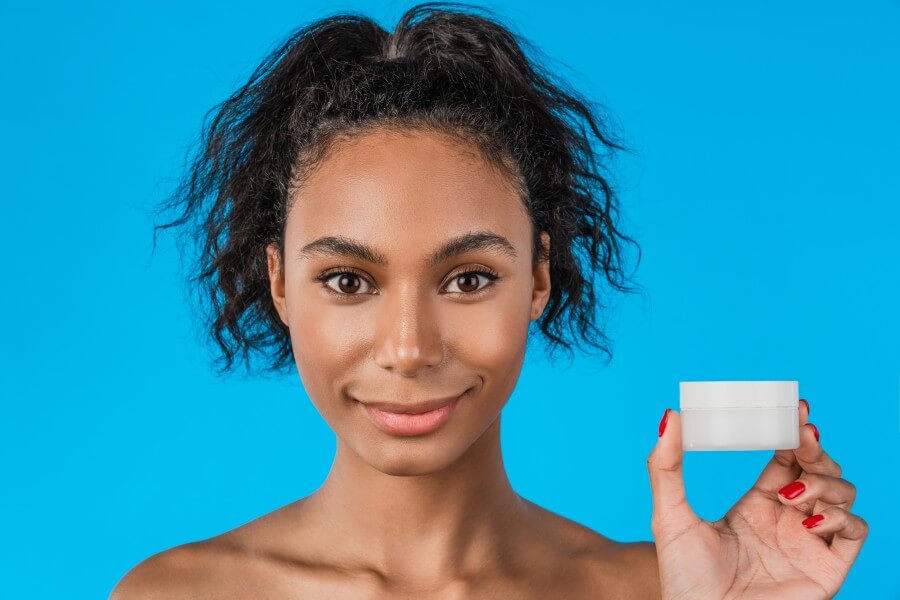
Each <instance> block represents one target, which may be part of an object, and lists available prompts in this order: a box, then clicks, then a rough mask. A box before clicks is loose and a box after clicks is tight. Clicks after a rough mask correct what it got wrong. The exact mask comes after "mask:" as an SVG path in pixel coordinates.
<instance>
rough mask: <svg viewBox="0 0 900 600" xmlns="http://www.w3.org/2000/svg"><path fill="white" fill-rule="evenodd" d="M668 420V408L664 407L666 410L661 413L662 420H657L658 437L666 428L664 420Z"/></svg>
mask: <svg viewBox="0 0 900 600" xmlns="http://www.w3.org/2000/svg"><path fill="white" fill-rule="evenodd" d="M668 420H669V409H668V408H667V409H666V412H664V413H663V416H662V420H660V422H659V437H662V434H663V432H664V431H665V430H666V421H668Z"/></svg>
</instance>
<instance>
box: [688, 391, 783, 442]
mask: <svg viewBox="0 0 900 600" xmlns="http://www.w3.org/2000/svg"><path fill="white" fill-rule="evenodd" d="M679 386H680V396H681V445H682V448H684V449H685V450H788V449H795V448H799V447H800V415H799V413H798V410H797V407H798V404H799V401H800V398H799V391H798V384H797V382H796V381H682V382H680V384H679Z"/></svg>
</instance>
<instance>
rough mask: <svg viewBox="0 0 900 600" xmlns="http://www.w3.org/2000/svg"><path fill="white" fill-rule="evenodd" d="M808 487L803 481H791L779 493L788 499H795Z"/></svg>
mask: <svg viewBox="0 0 900 600" xmlns="http://www.w3.org/2000/svg"><path fill="white" fill-rule="evenodd" d="M805 489H806V486H805V485H804V484H803V482H802V481H795V482H793V483H789V484H787V485H786V486H784V487H783V488H781V489H780V490H778V493H779V494H781V495H782V496H784V497H785V498H787V499H788V500H793V499H794V498H796V497H797V496H799V495H800V494H802V493H803V490H805Z"/></svg>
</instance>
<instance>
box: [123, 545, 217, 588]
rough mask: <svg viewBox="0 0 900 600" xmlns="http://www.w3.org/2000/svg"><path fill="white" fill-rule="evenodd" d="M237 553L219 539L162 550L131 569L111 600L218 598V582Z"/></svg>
mask: <svg viewBox="0 0 900 600" xmlns="http://www.w3.org/2000/svg"><path fill="white" fill-rule="evenodd" d="M232 555H233V552H232V551H231V550H230V548H229V547H228V546H227V545H226V544H223V543H221V542H220V541H219V540H217V539H216V538H212V539H210V540H204V541H200V542H191V543H188V544H182V545H180V546H176V547H174V548H170V549H168V550H164V551H163V552H159V553H157V554H154V555H153V556H150V557H149V558H147V559H145V560H143V561H142V562H140V563H138V564H137V565H135V566H134V567H133V568H132V569H131V570H129V571H128V572H127V573H126V574H125V575H124V576H123V577H122V579H120V580H119V582H118V583H117V584H116V586H115V587H114V588H113V590H112V592H111V594H110V596H109V600H156V599H160V600H161V599H163V598H165V599H170V600H172V599H177V598H196V599H198V600H199V599H202V598H215V597H220V596H217V591H216V588H215V587H214V585H215V584H217V583H220V582H221V581H222V578H221V577H220V575H221V574H222V573H223V572H224V571H225V570H226V569H227V568H228V565H229V564H230V563H234V562H235V561H234V557H233V556H232Z"/></svg>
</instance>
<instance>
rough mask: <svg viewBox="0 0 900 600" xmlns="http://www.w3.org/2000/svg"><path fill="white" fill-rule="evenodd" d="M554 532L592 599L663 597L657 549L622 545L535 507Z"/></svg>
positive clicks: (642, 544)
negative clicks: (575, 565) (577, 568)
mask: <svg viewBox="0 0 900 600" xmlns="http://www.w3.org/2000/svg"><path fill="white" fill-rule="evenodd" d="M533 506H534V507H535V508H537V509H538V510H539V511H540V512H541V513H542V514H543V517H544V519H545V520H546V522H547V523H548V524H549V526H550V527H551V529H552V532H553V533H552V537H553V538H554V539H556V540H557V541H558V542H557V544H558V547H559V548H560V549H561V550H562V554H563V555H564V556H565V557H566V559H567V560H569V561H571V562H574V563H576V564H577V565H579V567H580V568H579V572H580V574H581V577H580V578H581V579H583V581H584V586H585V587H586V588H587V591H588V593H587V594H586V597H591V598H617V599H622V600H651V599H653V600H656V599H658V598H659V597H660V589H659V570H658V566H657V558H656V545H655V544H654V543H653V542H620V541H617V540H614V539H611V538H609V537H606V536H604V535H602V534H600V533H599V532H597V531H595V530H593V529H591V528H590V527H587V526H585V525H582V524H581V523H578V522H576V521H573V520H571V519H568V518H566V517H564V516H562V515H559V514H557V513H554V512H552V511H549V510H547V509H545V508H542V507H539V506H538V505H536V504H533Z"/></svg>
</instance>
